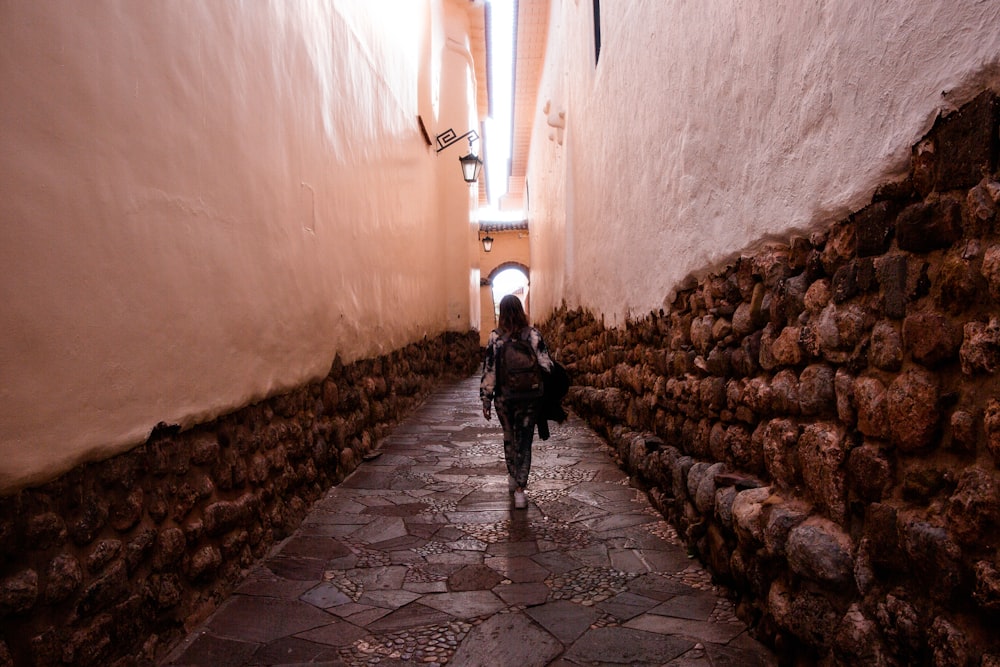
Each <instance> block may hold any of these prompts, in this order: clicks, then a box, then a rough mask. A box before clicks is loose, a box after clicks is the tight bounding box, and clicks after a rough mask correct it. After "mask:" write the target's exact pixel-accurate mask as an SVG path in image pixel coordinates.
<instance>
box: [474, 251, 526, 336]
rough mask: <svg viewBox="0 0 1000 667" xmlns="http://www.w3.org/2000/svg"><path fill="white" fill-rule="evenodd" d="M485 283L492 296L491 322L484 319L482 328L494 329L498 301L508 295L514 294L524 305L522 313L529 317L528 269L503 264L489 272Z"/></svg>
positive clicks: (518, 264)
mask: <svg viewBox="0 0 1000 667" xmlns="http://www.w3.org/2000/svg"><path fill="white" fill-rule="evenodd" d="M486 282H487V283H488V284H489V286H490V290H491V292H492V296H493V299H492V301H493V308H492V311H493V321H492V322H489V321H487V320H486V318H485V317H484V318H483V320H484V322H483V325H484V328H485V327H486V326H489V329H487V331H489V330H490V329H492V328H494V327H496V324H497V318H498V317H499V315H500V310H499V309H500V300H501V299H503V298H504V297H505V296H507V295H508V294H516V295H517V297H518V298H519V299H521V303H522V304H523V305H524V312H526V313H528V315H529V317H530V314H531V311H530V306H529V301H528V285H529V282H530V281H529V279H528V267H527V266H525V265H524V264H521V263H520V262H504V263H503V264H501V265H499V266H498V267H496V268H495V269H493V270H492V271H491V272H490V275H489V276H488V277H487V279H486Z"/></svg>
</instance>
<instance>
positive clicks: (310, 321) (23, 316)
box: [0, 0, 482, 491]
mask: <svg viewBox="0 0 1000 667" xmlns="http://www.w3.org/2000/svg"><path fill="white" fill-rule="evenodd" d="M476 10H477V9H476V6H475V5H470V3H468V2H461V1H459V0H379V2H374V3H369V2H364V3H361V2H349V1H346V2H345V1H337V0H326V1H316V2H309V3H306V2H276V3H266V2H248V3H232V2H188V3H180V2H172V1H167V0H151V1H149V2H124V3H122V2H111V1H106V0H88V1H87V2H71V3H66V2H58V1H56V0H10V1H8V2H4V3H2V4H0V43H2V44H3V49H2V51H0V87H2V89H3V94H2V95H0V127H2V128H3V131H2V132H0V224H2V225H3V241H2V243H0V266H2V267H3V271H2V273H0V303H2V304H3V308H2V314H0V378H2V381H0V491H7V490H10V489H12V488H16V487H18V486H23V485H26V484H29V483H33V482H39V481H42V480H44V479H47V478H49V477H52V476H54V475H55V474H57V473H59V472H62V471H64V470H66V469H68V468H69V467H70V466H72V465H73V464H75V463H78V462H81V461H85V460H91V459H96V458H99V457H102V456H104V455H107V454H111V453H114V452H118V451H122V450H123V449H126V448H128V447H129V446H131V445H133V444H135V443H137V442H141V441H143V440H144V439H145V438H146V436H147V434H148V433H149V431H150V429H151V428H152V427H153V426H154V425H155V424H156V423H158V422H166V423H180V424H184V425H188V424H192V423H195V422H197V421H199V420H202V419H206V418H209V417H212V416H215V415H217V414H220V413H224V412H227V411H229V410H230V409H233V408H235V407H238V406H241V405H244V404H246V403H248V402H250V401H253V400H255V399H257V398H259V397H262V396H264V395H266V394H269V393H273V392H276V391H278V390H281V389H282V388H287V387H291V386H294V385H298V384H300V383H302V382H304V381H306V380H307V379H310V378H313V377H316V376H319V375H322V374H324V373H325V372H326V371H327V370H328V369H329V367H330V364H331V362H332V360H333V357H334V355H335V354H340V355H341V356H342V357H343V358H344V359H346V360H351V359H355V358H358V357H364V356H370V355H374V354H377V353H380V352H383V351H387V350H390V349H394V348H397V347H400V346H402V345H405V344H406V343H408V342H410V341H413V340H417V339H419V338H421V337H422V336H424V335H425V334H428V335H433V334H436V333H439V332H441V331H443V330H447V329H452V330H463V331H464V330H468V329H470V328H474V325H475V322H477V321H478V307H479V304H478V299H476V298H474V297H475V296H476V290H477V289H478V283H477V281H478V275H477V274H476V271H475V269H476V266H475V265H476V261H477V256H476V253H475V250H474V247H475V246H474V244H475V227H474V222H473V220H471V219H470V206H471V205H472V203H473V201H474V200H473V199H472V195H473V192H472V189H471V188H469V186H467V185H466V184H465V183H464V182H463V181H462V179H461V176H460V171H459V168H458V165H457V159H455V157H456V156H455V155H452V152H453V151H456V150H459V149H458V148H452V149H449V150H448V151H446V152H443V153H442V154H441V155H440V156H438V155H435V153H434V151H433V150H432V149H431V148H430V147H429V146H427V145H426V144H425V142H424V140H423V138H422V136H421V134H420V132H419V130H418V126H417V116H418V114H420V115H421V116H422V117H423V119H424V122H425V124H426V125H427V128H428V131H429V132H430V133H431V135H432V137H433V135H434V134H436V133H438V132H441V131H444V130H445V129H447V128H448V127H452V126H454V128H455V130H456V131H457V132H459V133H461V132H465V131H466V130H468V129H471V128H473V127H477V121H478V113H477V110H476V108H475V100H476V89H475V86H476V82H475V78H474V71H475V70H474V65H473V62H472V59H471V56H470V55H469V40H468V12H469V11H476ZM478 11H482V8H481V6H479V7H478ZM387 17H391V19H388V18H387ZM456 155H457V154H456Z"/></svg>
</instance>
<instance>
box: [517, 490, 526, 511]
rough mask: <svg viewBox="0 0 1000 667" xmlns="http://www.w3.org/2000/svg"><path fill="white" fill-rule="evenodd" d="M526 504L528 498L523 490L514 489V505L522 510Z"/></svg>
mask: <svg viewBox="0 0 1000 667" xmlns="http://www.w3.org/2000/svg"><path fill="white" fill-rule="evenodd" d="M527 506H528V498H527V497H526V496H525V495H524V491H522V490H521V489H515V490H514V507H515V508H516V509H519V510H523V509H524V508H525V507H527Z"/></svg>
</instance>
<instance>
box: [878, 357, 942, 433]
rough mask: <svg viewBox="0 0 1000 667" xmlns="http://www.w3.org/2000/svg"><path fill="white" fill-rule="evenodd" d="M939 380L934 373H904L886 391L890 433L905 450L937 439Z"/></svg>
mask: <svg viewBox="0 0 1000 667" xmlns="http://www.w3.org/2000/svg"><path fill="white" fill-rule="evenodd" d="M937 400H938V388H937V382H936V381H935V379H934V377H933V376H931V375H930V373H928V372H926V371H923V370H911V371H907V372H904V373H901V374H900V375H898V376H897V377H896V379H895V380H893V381H892V384H890V385H889V389H888V391H887V392H886V401H887V416H888V419H889V433H890V437H891V439H892V442H893V444H895V445H896V446H897V447H899V449H900V450H902V451H904V452H915V451H919V450H921V449H924V448H927V447H929V446H930V445H931V444H932V443H933V442H934V436H935V433H936V432H937V427H938V420H939V419H940V413H939V411H938V406H937Z"/></svg>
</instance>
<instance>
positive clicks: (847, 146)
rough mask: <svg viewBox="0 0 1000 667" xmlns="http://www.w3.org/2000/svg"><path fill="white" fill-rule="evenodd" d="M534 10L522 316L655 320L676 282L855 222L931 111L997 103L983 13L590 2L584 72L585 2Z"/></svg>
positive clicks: (727, 2) (893, 2)
mask: <svg viewBox="0 0 1000 667" xmlns="http://www.w3.org/2000/svg"><path fill="white" fill-rule="evenodd" d="M550 6H551V16H550V21H549V39H548V47H547V53H546V63H545V68H544V74H543V78H542V83H541V87H540V90H539V102H538V106H539V109H538V111H537V113H536V121H535V130H534V133H533V136H532V142H531V146H532V148H531V156H530V160H529V164H528V182H529V192H530V211H529V218H530V224H531V230H532V262H531V267H532V285H533V292H532V303H533V306H534V308H535V314H536V317H539V318H544V314H545V313H547V312H550V311H551V310H552V309H553V308H555V307H558V306H559V304H560V303H561V302H562V300H564V299H565V300H566V302H567V304H568V305H570V306H571V307H575V306H583V307H586V308H588V309H590V310H592V311H594V312H595V313H597V314H598V315H599V316H601V315H603V316H605V319H606V321H607V323H608V324H615V323H618V324H620V323H622V322H623V321H624V320H625V319H626V318H627V317H629V316H630V315H635V316H642V315H644V314H647V313H649V312H650V311H651V310H655V309H659V308H662V307H665V306H667V305H668V304H669V303H670V302H671V301H672V295H673V293H674V291H675V290H676V288H677V286H678V285H679V284H680V283H681V281H683V280H684V278H685V277H686V276H688V275H689V274H691V273H699V272H704V271H708V270H714V269H717V268H719V267H720V266H721V265H723V264H724V263H725V262H727V261H730V260H731V259H732V258H733V257H734V256H735V255H737V254H738V253H740V252H741V251H744V250H747V249H748V248H750V247H752V246H754V245H755V244H758V243H761V242H763V241H766V240H772V239H781V240H785V239H787V238H788V237H789V236H790V235H791V234H793V233H808V232H809V231H811V230H815V229H817V228H820V227H822V226H824V225H826V224H828V223H830V222H833V221H835V220H838V219H841V218H843V217H844V216H846V215H847V214H848V213H850V212H852V211H854V210H857V209H859V208H861V207H863V206H864V205H865V204H867V203H868V202H869V201H870V198H871V195H872V193H873V191H874V189H875V187H876V186H877V185H879V184H880V183H883V182H885V181H887V180H893V179H898V178H901V177H903V176H905V174H906V171H907V168H908V163H909V156H910V150H911V146H912V145H913V144H914V143H915V142H916V141H918V140H919V138H920V137H921V136H922V135H924V134H925V133H926V132H927V131H928V130H929V129H930V128H931V126H932V124H933V123H934V120H935V118H936V117H937V116H938V114H939V113H947V112H948V111H950V110H952V109H955V108H957V107H958V106H960V105H961V104H963V103H964V102H967V101H968V100H969V99H971V98H972V97H974V96H975V94H977V93H978V92H980V91H981V90H982V89H983V88H985V87H992V88H994V89H998V88H1000V3H998V2H992V1H990V2H982V1H980V0H954V1H949V2H943V1H940V0H920V1H913V0H887V1H886V2H870V1H869V0H839V1H837V2H827V1H822V0H808V1H801V0H699V1H698V2H688V1H684V0H634V1H630V2H614V1H611V0H604V1H602V2H601V7H600V10H601V17H600V28H601V38H602V39H601V41H602V45H601V49H600V59H599V62H598V63H597V65H596V66H595V57H594V49H595V45H594V42H595V40H594V29H593V2H592V1H591V0H552V1H551V5H550ZM546 105H548V108H547V109H546V108H545V106H546ZM559 113H563V114H564V116H563V120H564V122H565V128H564V129H562V128H558V127H557V125H558V123H559V122H560V119H559V117H558V114H559Z"/></svg>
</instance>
